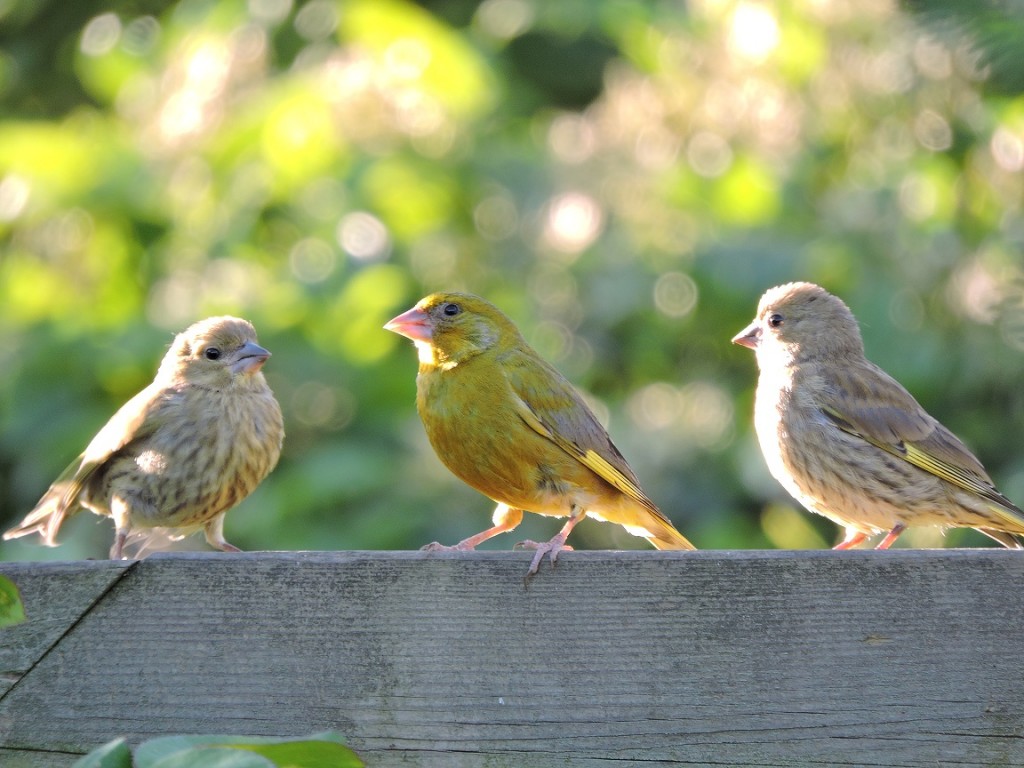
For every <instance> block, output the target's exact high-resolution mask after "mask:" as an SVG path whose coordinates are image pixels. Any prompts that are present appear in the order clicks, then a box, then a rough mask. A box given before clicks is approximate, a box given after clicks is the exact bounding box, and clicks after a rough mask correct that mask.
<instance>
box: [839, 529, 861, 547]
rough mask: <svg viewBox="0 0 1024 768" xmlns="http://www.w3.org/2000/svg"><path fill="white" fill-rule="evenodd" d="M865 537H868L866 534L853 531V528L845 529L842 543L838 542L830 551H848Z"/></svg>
mask: <svg viewBox="0 0 1024 768" xmlns="http://www.w3.org/2000/svg"><path fill="white" fill-rule="evenodd" d="M867 537H868V535H867V534H866V533H861V532H860V531H857V530H854V529H853V528H847V529H846V538H844V539H843V540H842V541H840V542H839V543H838V544H836V545H835V546H834V547H832V549H849V548H850V547H856V546H857V545H858V544H860V543H861V542H862V541H864V539H866V538H867Z"/></svg>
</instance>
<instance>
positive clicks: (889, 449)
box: [823, 408, 1024, 528]
mask: <svg viewBox="0 0 1024 768" xmlns="http://www.w3.org/2000/svg"><path fill="white" fill-rule="evenodd" d="M823 411H824V413H825V415H826V416H828V417H829V418H830V419H831V420H832V422H833V423H834V424H835V425H836V426H837V427H839V428H840V429H841V430H843V431H844V432H847V433H849V434H851V435H853V436H855V437H859V438H861V439H862V440H866V441H867V442H869V443H871V444H872V445H873V446H875V447H876V448H881V449H882V450H883V451H885V452H886V453H890V454H892V455H893V456H897V457H899V458H901V459H903V460H905V461H907V462H909V463H910V464H913V465H914V466H915V467H917V468H919V469H923V470H924V471H925V472H930V473H931V474H933V475H935V476H936V477H939V478H941V479H943V480H945V481H946V482H948V483H952V484H953V485H955V486H957V487H958V488H962V489H963V490H965V491H968V492H970V493H976V494H978V495H979V496H981V497H982V498H983V499H985V500H986V501H988V502H990V504H989V508H990V509H991V510H992V511H993V512H995V513H996V514H997V515H999V516H1000V517H1001V518H1003V519H1004V520H1006V521H1007V522H1008V523H1010V525H1011V526H1012V527H1015V528H1020V527H1021V525H1022V524H1024V511H1022V510H1020V509H1018V508H1017V507H1016V506H1015V505H1014V504H1013V502H1011V501H1010V500H1009V499H1008V498H1006V497H1005V496H1003V495H1002V494H1001V493H999V491H997V490H996V489H995V488H993V487H992V486H991V485H989V484H988V483H986V482H985V481H984V480H982V479H981V478H979V477H978V476H977V475H975V474H974V473H973V472H970V471H968V470H966V469H964V468H963V467H958V466H956V465H954V464H950V463H949V462H948V461H943V460H942V459H939V458H936V457H935V456H932V455H931V454H930V453H927V452H926V451H922V450H921V449H920V448H918V447H917V446H916V445H914V444H913V443H907V442H900V443H897V444H893V443H886V442H883V441H881V440H874V439H872V438H871V437H868V436H867V435H865V434H863V433H861V432H860V431H859V430H857V429H855V428H854V427H853V425H852V424H850V423H849V422H848V421H846V419H844V418H843V417H842V416H841V415H840V414H839V413H838V412H836V411H834V410H832V409H831V408H824V409H823Z"/></svg>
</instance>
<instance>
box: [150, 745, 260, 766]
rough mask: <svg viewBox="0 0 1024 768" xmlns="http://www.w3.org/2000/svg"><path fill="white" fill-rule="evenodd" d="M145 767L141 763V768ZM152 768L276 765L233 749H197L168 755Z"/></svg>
mask: <svg viewBox="0 0 1024 768" xmlns="http://www.w3.org/2000/svg"><path fill="white" fill-rule="evenodd" d="M143 765H144V764H143V763H142V762H141V761H140V762H139V767H140V768H142V766H143ZM146 765H150V764H146ZM151 768H275V764H274V763H273V762H272V761H271V760H268V759H267V758H265V757H261V756H260V755H254V754H251V753H247V752H244V751H242V750H239V749H232V748H231V747H195V748H191V749H184V750H182V751H181V752H177V753H175V754H173V755H168V756H167V757H165V758H164V759H162V760H158V761H157V762H155V763H152V764H151Z"/></svg>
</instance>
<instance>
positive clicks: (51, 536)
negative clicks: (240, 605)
mask: <svg viewBox="0 0 1024 768" xmlns="http://www.w3.org/2000/svg"><path fill="white" fill-rule="evenodd" d="M269 357H270V353H269V352H268V351H267V350H265V349H264V348H263V347H261V346H259V344H257V343H256V331H255V330H254V329H253V327H252V325H250V324H249V323H248V322H247V321H245V320H241V319H239V318H237V317H211V318H208V319H206V320H201V321H199V322H198V323H195V324H194V325H192V326H190V327H189V328H188V329H186V330H185V331H183V332H182V333H180V334H178V335H177V336H176V337H175V339H174V342H173V343H172V344H171V347H170V349H169V350H168V352H167V354H166V355H165V356H164V359H163V362H161V363H160V368H159V370H158V371H157V374H156V378H155V379H154V381H153V383H152V384H150V385H149V386H148V387H146V388H145V389H144V390H142V391H141V392H139V394H137V395H136V396H135V397H133V398H132V399H131V400H129V401H128V402H127V403H125V404H124V405H123V406H122V407H121V409H120V410H119V411H118V412H117V413H115V414H114V416H113V417H112V418H111V419H110V421H108V422H107V423H106V425H105V426H104V427H103V429H101V430H100V431H99V433H98V434H97V435H96V437H94V438H93V440H92V442H91V443H89V446H88V447H87V448H86V449H85V452H84V453H83V454H82V455H81V456H79V457H78V458H77V459H75V460H74V461H73V462H71V464H70V465H69V466H68V468H67V469H65V470H64V472H62V473H61V475H60V477H58V478H57V480H56V481H54V483H53V485H51V486H50V489H49V490H48V491H47V492H46V494H45V495H44V496H43V498H42V499H41V500H40V501H39V503H38V504H37V505H36V507H35V509H33V510H32V511H31V512H30V513H29V514H28V516H27V517H26V518H25V519H24V520H23V521H22V522H21V524H20V525H18V526H16V527H14V528H12V529H11V530H9V531H7V533H5V534H4V538H5V539H14V538H18V537H20V536H26V535H28V534H32V533H38V534H40V535H41V536H42V537H43V540H44V542H45V543H46V544H47V545H48V546H55V545H56V536H57V532H58V530H59V529H60V526H61V523H63V522H64V519H65V518H66V517H67V516H69V515H72V514H74V513H75V512H77V511H78V510H79V509H82V508H84V509H88V510H89V511H90V512H93V513H95V514H97V515H103V516H107V517H112V518H113V519H114V525H115V527H116V533H115V535H114V545H113V547H112V548H111V550H110V557H111V558H112V559H115V560H117V559H120V558H121V557H122V552H123V549H124V545H125V542H126V541H127V540H128V538H129V535H131V536H132V538H133V539H135V538H136V537H138V538H140V539H143V540H144V539H145V538H147V537H146V535H145V534H143V533H142V532H143V531H146V532H147V533H155V532H156V531H157V530H162V529H172V530H173V531H174V533H175V534H177V537H180V536H185V535H188V534H190V533H193V532H195V531H197V530H199V529H200V528H201V529H203V531H204V532H205V534H206V540H207V541H208V542H209V543H210V546H212V547H215V548H217V549H220V550H223V551H225V552H237V551H238V548H237V547H234V546H232V545H231V544H229V543H228V542H227V541H225V540H224V533H223V527H224V515H225V514H226V513H227V511H228V510H229V509H231V508H232V507H233V506H235V505H236V504H238V502H240V501H241V500H242V499H244V498H245V497H246V496H248V495H249V494H250V493H251V492H252V491H253V489H254V488H256V486H257V485H259V483H260V482H261V481H262V480H263V478H264V477H266V476H267V474H268V473H269V472H270V471H271V470H272V469H273V468H274V466H275V465H276V464H277V459H278V457H279V456H280V455H281V443H282V441H283V439H284V423H283V420H282V417H281V408H280V406H279V405H278V404H277V400H275V399H274V394H273V393H272V392H271V391H270V387H269V386H267V381H266V379H265V378H264V377H263V373H262V372H261V370H260V369H261V368H262V367H263V364H264V363H265V362H266V361H267V358H269Z"/></svg>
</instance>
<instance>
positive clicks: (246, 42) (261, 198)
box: [0, 0, 1024, 559]
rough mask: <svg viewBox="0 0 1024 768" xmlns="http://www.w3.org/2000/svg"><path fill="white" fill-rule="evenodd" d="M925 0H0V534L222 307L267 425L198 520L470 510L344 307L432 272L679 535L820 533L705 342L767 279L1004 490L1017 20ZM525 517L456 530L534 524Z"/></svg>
mask: <svg viewBox="0 0 1024 768" xmlns="http://www.w3.org/2000/svg"><path fill="white" fill-rule="evenodd" d="M956 5H957V4H954V3H942V2H934V3H927V2H914V3H912V4H908V5H907V6H906V7H900V6H897V5H894V4H893V3H892V2H886V1H885V0H870V1H869V2H854V1H853V0H781V1H780V2H776V3H766V2H756V1H755V0H693V2H689V3H686V4H683V3H679V2H641V1H639V0H636V1H632V0H593V1H591V0H586V1H584V0H570V1H569V2H559V3H543V2H540V1H539V0H484V2H475V0H449V1H448V2H441V1H440V0H437V1H436V2H429V3H426V4H425V5H414V4H411V3H409V2H407V0H309V1H308V2H296V1H294V0H248V1H247V2H246V1H244V0H182V1H181V2H177V3H166V2H157V0H124V2H119V3H117V2H115V3H113V4H111V3H99V2H90V1H88V0H86V1H84V2H79V3H73V4H66V3H58V2H56V0H0V370H3V375H2V376H0V522H3V523H4V524H5V525H6V524H10V523H13V522H14V521H15V520H17V519H18V518H20V517H21V516H22V515H23V514H24V513H25V512H27V511H28V510H29V509H30V508H31V507H32V506H33V504H34V503H35V501H36V500H37V498H38V497H39V496H40V495H41V494H42V493H43V491H44V490H45V489H46V487H47V485H48V484H49V482H50V481H51V480H52V479H53V478H54V477H55V476H56V475H57V473H58V472H59V471H60V470H61V469H62V468H63V467H64V466H65V464H66V463H67V462H68V461H69V460H70V458H71V457H73V456H74V455H76V454H77V453H78V452H79V451H80V450H81V449H82V447H83V446H84V445H85V444H86V442H87V441H88V439H89V438H90V437H91V436H92V435H93V434H94V433H95V432H96V431H97V430H98V429H99V427H100V426H102V424H103V423H104V422H105V420H106V419H107V418H108V417H109V416H110V415H111V414H112V413H113V412H114V410H115V409H116V408H117V407H118V406H119V405H120V404H121V403H123V402H124V401H125V400H126V399H128V398H129V397H130V396H131V395H132V394H134V393H135V392H136V391H138V390H139V389H140V388H142V387H143V386H144V385H145V384H146V383H148V381H149V380H150V379H151V377H152V375H153V373H154V371H155V369H156V365H157V363H158V361H159V359H160V358H161V356H162V354H163V351H164V349H165V348H166V345H167V344H168V342H169V341H170V339H171V337H172V334H173V333H174V332H176V331H179V330H181V329H182V328H184V327H185V326H187V325H189V324H190V323H191V322H193V321H194V320H196V319H198V318H201V317H204V316H207V315H211V314H216V313H234V314H239V315H242V316H244V317H246V318H248V319H250V320H251V321H252V322H253V323H254V324H255V325H256V327H257V329H258V331H259V333H260V340H261V343H263V344H265V345H266V346H267V347H268V348H269V349H271V350H272V352H273V354H274V356H273V358H272V359H271V361H270V362H269V363H268V365H267V367H266V374H267V378H268V380H269V381H270V383H271V386H272V387H273V388H274V391H275V392H276V394H277V396H278V398H279V400H280V401H281V404H282V407H283V409H284V412H285V419H286V425H287V431H288V435H287V438H286V441H285V451H284V455H283V458H282V460H281V463H280V465H279V467H278V469H277V470H276V471H275V472H274V473H273V474H272V475H271V477H270V478H269V479H268V480H267V481H266V482H265V483H264V484H263V486H262V487H261V488H260V489H259V490H258V491H257V492H256V493H255V494H254V495H253V496H252V497H250V498H249V499H247V500H246V501H245V502H243V504H242V505H241V506H240V507H239V508H238V509H237V510H235V511H234V512H232V513H231V514H230V515H229V516H228V519H227V537H228V538H229V539H230V540H231V541H233V542H235V543H237V544H238V545H240V546H242V547H243V548H246V549H299V548H310V549H364V548H365V549H378V548H387V549H390V548H414V547H418V546H420V545H422V544H424V543H426V542H429V541H432V540H440V541H442V542H447V543H453V542H455V541H457V540H458V539H460V538H462V537H464V536H466V535H469V534H471V533H474V532H476V531H478V530H480V529H482V528H483V527H485V525H486V524H487V520H488V519H489V515H490V512H491V507H492V505H491V504H490V502H488V501H487V500H486V499H484V498H483V497H481V496H479V494H476V493H475V492H473V491H471V490H470V489H468V488H465V487H464V486H462V485H461V484H460V483H459V482H458V481H457V480H455V479H454V478H453V477H451V476H450V475H449V474H448V473H447V472H446V470H444V468H443V467H442V466H441V464H440V463H439V462H438V460H437V459H436V458H435V457H434V455H433V454H432V452H431V450H430V448H429V446H428V444H427V442H426V440H425V437H424V435H423V432H422V429H421V426H420V424H419V421H418V418H417V416H416V414H415V409H414V388H415V385H414V377H415V369H416V359H415V354H414V351H413V350H412V348H411V346H410V345H409V344H408V343H407V342H405V341H404V340H402V339H400V338H398V337H397V336H394V335H392V334H389V333H387V332H385V331H383V330H382V329H381V325H382V324H383V323H384V322H385V321H386V320H388V319H389V318H390V317H392V316H393V315H395V314H397V313H398V312H399V311H402V310H404V309H406V308H407V307H408V306H410V305H411V304H412V303H413V302H414V301H415V300H417V299H418V298H420V296H422V295H424V294H425V293H427V292H430V291H432V290H437V289H464V290H470V291H473V292H475V293H479V294H481V295H483V296H486V297H488V298H489V299H491V300H492V301H494V302H495V303H497V304H498V305H499V306H501V307H502V308H503V309H505V310H506V311H507V312H508V313H509V314H510V315H511V316H512V317H513V318H514V319H515V320H516V321H517V322H518V323H519V325H520V327H521V328H522V330H523V331H524V333H525V335H526V336H527V338H528V339H529V340H530V341H531V342H532V343H533V344H534V345H535V346H536V347H537V348H538V350H539V351H540V352H541V353H542V354H543V355H544V356H545V357H546V358H548V359H549V360H551V361H552V362H553V363H554V364H556V365H557V366H558V367H559V368H560V369H561V370H562V371H564V372H565V374H566V375H567V376H568V377H569V378H570V379H571V380H573V381H574V382H575V383H576V384H578V385H579V386H580V387H581V389H583V390H584V391H585V392H586V393H587V395H588V397H590V398H591V399H592V402H593V403H594V405H595V408H596V409H597V411H598V412H599V414H600V415H602V417H603V418H605V419H606V420H607V423H608V425H609V429H610V432H611V434H612V435H613V437H614V438H615V440H616V442H617V443H618V444H619V447H620V448H621V449H622V450H623V452H624V453H625V454H626V455H627V457H629V459H630V462H631V464H632V465H633V466H634V468H635V469H636V470H637V473H638V474H639V476H640V478H641V480H642V482H643V484H644V486H645V488H646V489H647V491H648V493H649V494H650V495H651V496H652V497H653V498H654V499H655V500H656V501H658V502H659V503H660V505H661V506H662V507H663V509H664V510H665V511H666V513H667V514H668V515H669V516H670V517H671V518H672V520H673V521H674V522H675V523H676V524H677V525H678V527H679V528H680V530H682V531H683V532H684V533H685V534H686V535H687V536H688V537H690V538H691V539H692V540H693V541H694V542H695V543H696V544H697V545H698V546H700V547H711V548H723V547H766V546H784V547H812V546H825V545H827V544H828V543H830V542H832V541H834V540H835V537H836V533H837V532H836V531H835V529H834V526H831V524H829V523H828V522H827V521H824V520H821V519H818V518H813V519H812V518H811V517H809V516H807V515H804V513H802V512H797V511H796V510H795V509H794V506H793V503H792V502H791V501H790V500H789V499H788V497H787V496H786V494H785V492H784V491H783V490H782V488H781V487H780V486H779V485H778V484H777V483H775V482H774V481H773V480H772V479H771V478H770V477H769V476H768V474H767V470H766V468H765V465H764V462H763V460H762V459H761V457H760V455H759V452H758V448H757V446H756V442H755V439H754V436H753V432H752V424H751V411H752V400H753V390H754V382H755V377H756V370H755V364H754V360H753V357H752V356H751V355H750V354H749V352H747V351H746V350H743V349H740V348H737V347H733V346H731V345H730V344H729V339H730V337H731V336H732V335H733V334H734V333H735V332H736V331H737V330H739V329H740V328H742V327H743V326H744V325H746V323H747V322H748V321H749V320H750V318H751V317H752V315H753V312H754V309H755V307H756V303H757V300H758V298H759V296H760V294H761V293H762V292H763V291H764V290H765V289H766V288H768V287H770V286H772V285H775V284H778V283H780V282H784V281H788V280H793V279H804V280H811V281H815V282H819V283H821V284H823V285H824V286H825V287H827V288H828V289H830V290H831V291H833V292H835V293H837V294H838V295H840V296H842V297H843V298H844V299H846V301H847V302H848V303H849V304H850V305H851V307H852V308H853V310H854V312H855V313H856V314H857V315H858V317H859V318H860V320H861V324H862V327H863V330H864V335H865V341H866V345H867V348H868V353H869V356H870V357H871V358H872V359H873V360H875V361H876V362H877V363H879V364H880V365H882V366H883V367H885V368H886V369H888V370H889V371H890V372H892V373H893V374H894V375H895V376H896V377H897V378H899V379H900V380H901V381H902V382H903V383H904V384H905V385H906V386H907V387H908V388H909V389H911V391H912V392H914V393H915V394H916V395H917V397H918V399H919V400H920V401H921V402H922V404H923V405H924V406H925V407H926V408H928V409H929V410H930V411H931V412H932V413H933V414H935V415H936V416H937V417H939V418H940V419H942V420H943V421H944V422H945V423H946V424H947V425H948V426H949V427H950V428H952V429H953V430H954V431H955V432H957V433H958V434H959V435H961V436H962V437H963V438H964V439H965V440H966V441H967V442H968V443H969V444H970V445H971V446H972V447H973V448H974V449H975V450H976V451H977V453H978V454H979V456H980V457H981V458H982V460H983V461H984V462H985V463H986V465H987V466H988V468H989V470H990V471H991V473H992V475H993V476H994V478H995V479H996V481H997V484H998V485H999V486H1000V487H1001V489H1002V490H1003V491H1004V492H1005V493H1007V494H1008V495H1009V496H1010V497H1011V498H1014V499H1016V500H1017V501H1018V503H1020V502H1022V501H1024V449H1022V448H1021V441H1020V439H1019V436H1018V435H1017V433H1016V429H1017V428H1020V426H1021V425H1022V424H1024V387H1022V386H1021V383H1020V382H1021V381H1022V378H1024V260H1022V258H1021V253H1020V251H1021V242H1022V240H1024V215H1022V202H1024V199H1022V191H1024V176H1022V172H1024V97H1022V95H1021V92H1020V88H1019V87H1015V83H1019V82H1020V81H1021V78H1020V74H1021V72H1019V71H1015V70H1014V68H1015V67H1021V65H1020V63H1019V56H1017V57H1013V56H1008V55H1006V49H1007V47H1008V46H1010V45H1011V43H1012V42H1013V41H1016V43H1017V46H1018V47H1017V49H1016V50H1019V44H1020V43H1021V42H1022V41H1021V39H1020V36H1019V35H1014V33H1013V30H1014V29H1021V28H1022V25H1021V20H1020V19H1019V18H1017V17H1016V16H1015V15H1014V13H1015V11H1013V10H1012V8H1013V6H1004V4H997V3H984V4H983V5H984V9H985V14H986V15H985V16H984V17H977V18H973V17H968V18H967V20H966V21H965V20H964V18H961V17H962V16H963V14H962V13H960V12H959V11H957V10H956ZM1007 7H1009V8H1010V10H1007ZM958 14H959V16H958ZM1000 14H1002V16H1000ZM1003 17H1006V18H1003ZM972 19H973V22H976V23H971V22H972ZM982 22H984V23H982ZM1014 25H1016V26H1014ZM979 30H981V32H984V31H985V30H997V31H998V35H995V34H992V35H988V36H987V37H986V35H985V34H980V35H979V34H978V31H979ZM988 40H995V46H994V47H992V46H990V47H988V48H986V45H987V41H988ZM1008 40H1009V41H1010V42H1007V41H1008ZM528 518H529V519H528V521H527V522H525V523H524V525H523V528H522V531H521V533H522V534H523V535H522V536H518V535H519V533H520V532H517V533H516V534H513V535H512V536H508V537H501V538H499V539H498V540H497V541H495V542H492V543H491V544H489V545H488V546H494V547H501V548H507V547H509V546H511V544H512V543H513V541H515V540H518V538H514V537H517V536H518V537H519V538H525V537H532V538H541V537H545V538H546V537H548V536H550V535H551V534H552V533H553V532H554V530H555V527H556V526H555V524H554V523H553V521H550V520H543V519H540V518H536V517H535V516H528ZM110 536H111V531H110V525H109V523H108V522H101V521H97V519H96V518H94V517H93V516H91V515H87V514H86V515H80V516H79V517H78V518H76V519H75V520H72V521H71V523H70V524H69V526H68V529H67V530H66V531H65V532H64V534H63V535H62V541H63V544H62V546H61V547H60V548H59V549H57V550H47V549H44V548H42V547H39V546H37V545H35V544H33V543H29V542H25V541H18V542H10V543H4V544H3V545H2V547H0V557H2V558H5V559H37V558H60V559H67V558H76V557H86V556H102V555H103V553H104V552H105V551H106V549H107V547H108V546H109V541H110ZM573 538H574V539H575V542H574V543H575V544H577V546H591V547H640V546H644V544H643V542H642V541H640V540H639V539H634V538H633V537H631V536H629V535H628V534H626V533H625V532H624V531H622V530H619V529H617V528H616V527H614V526H609V525H602V524H599V523H595V522H589V523H585V524H583V525H581V526H580V527H579V528H578V529H577V532H576V533H574V535H573ZM904 540H905V541H906V543H908V544H916V545H932V544H936V543H939V542H941V541H942V539H941V537H940V535H939V534H938V533H936V532H927V531H924V532H916V533H913V534H908V535H907V536H906V537H904V539H903V540H901V542H902V541H904ZM948 540H949V541H952V542H959V543H971V544H975V543H982V542H983V539H982V538H981V537H976V536H975V535H974V534H973V533H970V532H967V533H950V534H949V536H948ZM193 545H194V546H202V545H201V543H193Z"/></svg>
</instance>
